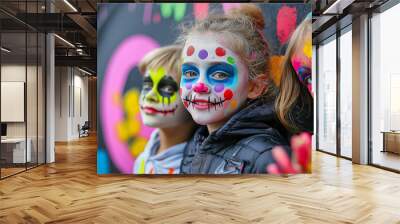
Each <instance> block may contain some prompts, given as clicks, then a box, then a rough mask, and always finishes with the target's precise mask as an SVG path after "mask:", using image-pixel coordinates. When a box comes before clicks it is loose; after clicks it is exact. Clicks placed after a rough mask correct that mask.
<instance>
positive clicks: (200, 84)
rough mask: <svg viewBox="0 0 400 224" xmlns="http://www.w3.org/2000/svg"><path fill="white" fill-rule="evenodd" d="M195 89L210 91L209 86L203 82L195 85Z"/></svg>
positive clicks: (199, 91)
mask: <svg viewBox="0 0 400 224" xmlns="http://www.w3.org/2000/svg"><path fill="white" fill-rule="evenodd" d="M193 90H194V91H195V92H196V93H208V91H209V89H208V86H207V85H206V84H204V83H202V82H201V83H198V84H197V85H195V86H194V88H193Z"/></svg>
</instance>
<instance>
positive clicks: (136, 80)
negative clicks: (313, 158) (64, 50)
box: [97, 3, 311, 174]
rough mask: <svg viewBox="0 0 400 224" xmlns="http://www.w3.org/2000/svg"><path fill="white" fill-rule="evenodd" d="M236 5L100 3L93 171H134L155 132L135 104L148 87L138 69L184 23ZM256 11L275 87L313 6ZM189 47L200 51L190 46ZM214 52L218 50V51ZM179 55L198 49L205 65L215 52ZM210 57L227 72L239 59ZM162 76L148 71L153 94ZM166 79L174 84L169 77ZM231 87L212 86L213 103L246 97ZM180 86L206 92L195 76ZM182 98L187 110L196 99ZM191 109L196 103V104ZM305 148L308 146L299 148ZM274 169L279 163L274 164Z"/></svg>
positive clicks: (268, 7) (225, 55)
mask: <svg viewBox="0 0 400 224" xmlns="http://www.w3.org/2000/svg"><path fill="white" fill-rule="evenodd" d="M240 5H241V4H240V3H221V4H219V3H193V4H190V3H142V4H141V3H123V4H122V3H119V4H99V6H98V17H97V18H98V21H97V26H98V37H97V41H98V44H97V45H98V49H99V51H98V58H97V61H98V65H97V67H98V90H99V91H98V93H99V94H98V102H100V104H99V107H98V113H99V122H98V124H99V128H98V154H97V172H98V174H110V173H123V174H131V173H133V167H135V166H137V165H138V164H135V160H136V159H137V158H138V156H139V155H140V154H141V153H142V152H143V150H144V149H145V147H146V144H147V142H148V141H149V139H150V138H151V136H152V132H153V131H154V128H151V127H149V126H146V125H145V123H146V121H144V120H143V118H142V116H141V108H140V107H141V106H140V104H139V102H140V101H141V97H143V96H141V91H142V90H143V91H145V89H142V88H145V87H143V85H144V84H143V83H145V80H144V79H143V78H144V76H143V75H142V74H141V73H140V71H139V67H138V66H139V63H140V62H141V60H142V59H143V58H144V56H145V55H146V54H147V53H149V52H151V51H152V50H154V49H157V48H159V47H162V46H166V45H170V44H173V43H174V42H175V40H176V38H177V37H178V35H179V33H180V26H181V25H183V24H188V23H190V22H193V21H195V20H202V19H205V18H207V16H208V15H209V14H210V12H218V13H227V12H228V11H229V10H232V9H235V8H238V7H240ZM258 6H259V7H260V8H261V10H262V12H263V16H264V20H265V29H264V30H263V36H264V37H265V39H266V40H267V42H268V44H269V48H270V53H271V57H270V59H269V61H268V64H269V65H270V72H271V73H272V76H271V77H272V79H273V81H274V82H275V83H276V84H277V85H279V80H280V74H281V64H282V61H283V58H284V54H285V51H286V48H287V46H288V43H289V41H290V38H291V35H292V33H293V32H294V31H295V29H296V27H297V26H298V25H299V24H300V23H301V22H302V21H303V20H304V19H305V18H306V17H307V14H309V13H310V12H311V7H310V5H308V4H280V3H279V4H260V5H258ZM193 45H197V46H199V45H198V43H196V42H195V41H194V42H193ZM211 47H217V48H218V46H211ZM184 50H186V51H185V53H186V54H187V56H190V55H191V54H193V53H194V52H195V53H196V60H206V58H207V57H211V56H210V54H211V53H212V49H211V48H209V49H208V48H204V49H203V50H200V51H197V49H193V46H187V48H185V49H184ZM305 53H306V54H307V56H310V57H311V49H310V48H309V47H308V46H307V47H305ZM213 54H214V53H213ZM215 54H216V55H217V56H219V57H220V58H223V60H225V61H226V63H225V64H226V65H227V66H226V67H224V68H222V69H226V70H229V69H234V67H233V66H230V67H229V65H235V59H236V57H235V55H234V54H233V53H231V52H230V51H229V49H223V48H219V49H218V50H217V51H216V52H215ZM298 67H300V66H297V65H296V71H297V70H298ZM185 69H186V70H185ZM191 69H192V68H190V67H188V66H186V67H185V66H183V70H185V71H191ZM216 69H217V68H216ZM218 69H219V68H218ZM164 73H165V71H163V70H162V69H161V70H154V71H151V73H150V72H149V74H148V76H146V77H148V79H149V82H151V86H149V90H148V91H151V89H152V88H153V86H152V85H159V84H158V82H161V81H160V80H157V81H155V79H161V78H162V76H164ZM171 80H172V81H173V79H172V78H171ZM178 81H179V80H178ZM235 82H238V80H235V79H234V78H232V79H228V80H226V81H224V82H215V83H213V84H215V85H213V89H212V91H214V92H215V96H216V97H217V96H218V97H217V98H216V99H222V98H224V97H225V98H229V100H231V99H232V100H231V103H230V104H229V105H228V106H230V107H232V108H233V107H235V106H237V105H238V103H240V102H241V101H242V100H243V99H242V98H243V97H242V98H240V97H239V98H236V96H235V95H234V93H235V92H232V90H231V89H229V88H234V87H232V86H234V84H235ZM182 83H183V84H184V89H185V90H186V89H192V90H191V91H193V92H201V91H205V90H206V89H204V88H207V87H205V86H203V85H202V84H199V83H196V82H194V80H192V79H186V78H185V79H182V80H181V83H180V84H181V85H182ZM178 84H179V82H178ZM167 89H168V88H167ZM180 89H181V88H180ZM180 91H182V90H180ZM229 91H230V92H229ZM180 94H182V96H184V97H186V99H187V100H186V101H185V100H184V99H185V98H184V99H183V101H184V105H185V107H191V106H190V105H189V104H190V103H191V102H193V101H191V100H192V98H191V97H192V95H190V94H189V93H188V95H185V94H183V93H182V92H180ZM174 97H175V98H174ZM176 98H177V99H176ZM179 98H180V97H179V95H176V96H173V97H172V98H170V97H169V98H168V101H169V102H170V101H171V100H172V101H175V100H180V99H179ZM189 99H190V100H189ZM213 100H214V99H213ZM217 101H218V100H217ZM162 102H163V103H164V102H167V98H166V99H164V98H163V99H162ZM221 102H222V101H221ZM196 106H199V104H198V105H196ZM213 106H215V108H216V109H218V108H217V107H220V106H222V107H224V106H225V107H226V105H224V104H223V103H220V102H219V101H218V102H216V103H215V105H214V104H213ZM199 107H200V106H199ZM147 109H148V108H147ZM142 110H143V108H142ZM148 110H153V109H151V108H150V109H148ZM153 112H154V111H153ZM189 112H190V111H189ZM221 116H222V115H221ZM297 139H298V140H299V139H303V140H304V141H302V142H300V143H299V141H301V140H299V141H297V140H296V142H297V143H295V144H297V145H299V146H298V147H296V149H299V150H302V149H301V147H303V148H304V147H307V146H308V145H309V144H311V143H308V142H307V141H308V138H307V137H305V135H301V136H298V137H297ZM292 140H293V139H292ZM292 143H293V142H292ZM304 144H306V145H307V144H308V145H307V146H304ZM292 145H293V144H292ZM278 151H279V150H278ZM275 154H277V156H276V158H277V157H281V156H280V155H278V154H280V153H279V152H278V153H275ZM303 154H304V153H303ZM307 156H308V155H303V156H302V158H301V159H300V160H301V162H302V163H307V161H305V160H307V159H306V158H305V157H307ZM283 157H285V155H283ZM285 159H286V160H287V159H288V158H284V160H285ZM289 159H290V158H289ZM277 161H278V159H277ZM277 164H280V163H279V162H277ZM306 166H309V164H305V165H304V167H306ZM226 167H227V165H226V166H225V168H224V170H226ZM281 168H282V167H281ZM292 168H293V167H292ZM140 169H141V170H142V171H141V173H144V171H143V169H144V168H143V166H142V167H141V168H140ZM266 169H267V170H269V171H270V173H279V171H278V168H277V167H274V166H270V167H268V168H266ZM289 169H291V168H289ZM293 169H295V168H293ZM307 169H308V170H309V169H310V168H307ZM303 171H304V170H303ZM288 172H289V171H288ZM293 172H294V171H293V170H292V173H293ZM137 173H140V172H137ZM170 173H173V171H171V170H170Z"/></svg>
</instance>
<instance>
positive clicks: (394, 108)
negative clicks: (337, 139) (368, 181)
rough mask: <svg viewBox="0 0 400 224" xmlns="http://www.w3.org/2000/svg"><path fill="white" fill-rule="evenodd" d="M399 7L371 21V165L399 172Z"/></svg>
mask: <svg viewBox="0 0 400 224" xmlns="http://www.w3.org/2000/svg"><path fill="white" fill-rule="evenodd" d="M399 21H400V4H397V5H395V6H393V7H392V8H389V9H388V10H386V11H383V12H381V13H377V14H373V16H372V18H371V52H370V53H371V78H370V91H371V93H370V121H371V125H370V140H371V145H370V147H371V148H370V163H372V164H373V165H376V166H379V167H383V168H386V169H390V170H394V171H397V172H400V99H399V95H400V67H399V57H398V55H399V52H400V45H399V39H400V33H399V31H398V29H393V27H397V26H398V22H399Z"/></svg>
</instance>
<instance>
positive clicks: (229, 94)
mask: <svg viewBox="0 0 400 224" xmlns="http://www.w3.org/2000/svg"><path fill="white" fill-rule="evenodd" d="M224 97H225V100H231V99H232V97H233V92H232V90H230V89H227V90H225V92H224Z"/></svg>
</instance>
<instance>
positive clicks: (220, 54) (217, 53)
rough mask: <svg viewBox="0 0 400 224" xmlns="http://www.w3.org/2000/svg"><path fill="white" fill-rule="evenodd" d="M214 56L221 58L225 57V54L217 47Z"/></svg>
mask: <svg viewBox="0 0 400 224" xmlns="http://www.w3.org/2000/svg"><path fill="white" fill-rule="evenodd" d="M215 54H216V55H217V56H218V57H223V56H225V54H226V52H225V50H224V49H223V48H222V47H217V49H215Z"/></svg>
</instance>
